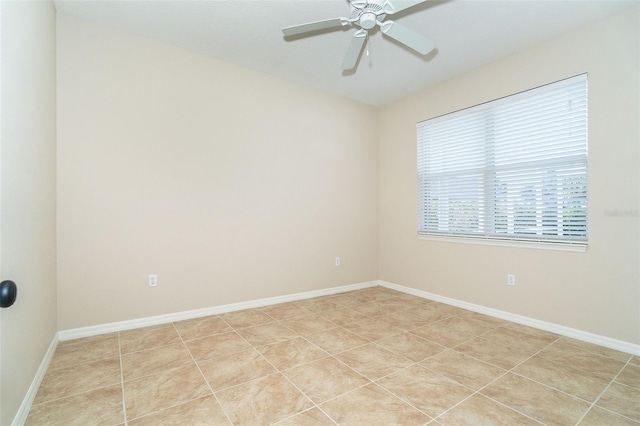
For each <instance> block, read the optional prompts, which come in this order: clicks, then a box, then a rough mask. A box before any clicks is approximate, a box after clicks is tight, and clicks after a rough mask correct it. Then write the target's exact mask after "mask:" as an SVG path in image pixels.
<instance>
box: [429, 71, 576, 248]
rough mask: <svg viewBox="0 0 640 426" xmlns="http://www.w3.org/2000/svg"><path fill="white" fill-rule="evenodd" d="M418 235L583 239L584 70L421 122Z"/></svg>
mask: <svg viewBox="0 0 640 426" xmlns="http://www.w3.org/2000/svg"><path fill="white" fill-rule="evenodd" d="M417 133H418V192H419V194H418V204H419V206H418V222H419V223H418V234H419V235H427V236H445V237H447V238H449V237H463V238H465V240H470V239H478V238H479V239H482V240H483V241H487V240H497V241H505V240H507V241H514V240H515V241H529V242H532V241H536V242H542V243H561V244H562V243H564V244H574V245H586V243H587V76H586V75H580V76H577V77H573V78H569V79H566V80H562V81H559V82H556V83H552V84H549V85H546V86H543V87H538V88H536V89H532V90H529V91H526V92H522V93H518V94H516V95H513V96H509V97H506V98H502V99H498V100H495V101H492V102H488V103H485V104H481V105H477V106H474V107H471V108H467V109H465V110H461V111H457V112H454V113H451V114H447V115H444V116H440V117H437V118H433V119H431V120H427V121H423V122H421V123H418V125H417Z"/></svg>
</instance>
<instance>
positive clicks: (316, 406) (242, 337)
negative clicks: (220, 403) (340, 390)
mask: <svg viewBox="0 0 640 426" xmlns="http://www.w3.org/2000/svg"><path fill="white" fill-rule="evenodd" d="M263 313H264V312H263ZM264 314H265V315H267V316H268V317H269V318H271V319H273V320H274V321H275V322H276V323H278V324H279V325H282V326H283V327H285V328H287V329H289V330H290V331H293V332H294V333H296V334H298V336H300V337H302V338H303V339H304V337H303V336H301V335H300V334H299V333H298V332H297V331H295V330H292V329H291V328H289V327H287V326H286V325H285V324H280V323H279V321H278V320H276V319H275V318H273V317H272V316H271V315H269V314H267V313H264ZM222 320H223V321H224V322H225V323H227V325H229V327H231V329H232V330H233V331H235V332H236V334H238V336H240V338H241V339H242V340H244V341H245V343H247V344H248V345H249V346H251V348H252V349H253V350H254V351H256V352H257V353H258V355H260V356H261V357H262V359H264V360H265V361H266V362H267V363H269V365H271V367H273V368H274V369H275V370H276V373H278V374H280V375H281V376H282V377H284V378H285V380H287V381H288V382H289V383H291V385H292V386H293V387H295V388H296V389H297V390H298V392H300V393H301V394H302V395H303V396H304V397H305V398H307V399H308V400H309V402H311V403H312V404H313V407H311V408H309V409H307V410H304V411H300V412H297V413H294V414H292V415H291V416H288V417H285V418H284V419H280V420H278V422H277V423H279V422H282V421H284V420H286V419H289V418H291V417H294V416H297V415H298V414H301V413H304V412H306V411H309V410H311V409H313V408H317V409H318V410H320V411H321V412H322V413H323V414H324V415H325V416H327V418H329V419H330V420H331V421H332V422H333V423H335V424H336V425H337V424H338V423H337V422H336V421H335V420H333V418H332V417H331V416H329V415H328V414H327V413H326V412H325V411H324V410H323V409H322V408H320V407H319V406H318V404H316V402H315V401H314V400H312V399H311V398H310V397H309V395H307V394H306V393H305V392H303V391H302V389H300V388H299V387H298V386H297V385H296V384H295V383H293V382H292V381H291V379H289V378H288V377H287V375H286V374H284V373H283V372H282V371H281V370H280V369H279V368H278V367H276V366H275V365H274V364H273V363H272V362H271V361H269V360H268V359H267V358H266V357H265V356H264V355H263V354H262V353H261V352H260V351H259V350H258V349H257V348H256V347H255V346H253V345H252V344H251V343H249V341H248V340H247V339H245V338H244V336H242V335H241V334H240V333H238V331H237V330H236V329H235V328H234V327H233V326H232V325H231V324H229V323H228V322H227V321H226V320H225V319H224V318H222ZM292 339H295V337H293V338H292ZM292 339H286V340H283V341H287V340H292ZM305 340H306V339H305ZM276 343H280V342H276ZM276 343H274V344H276ZM309 343H311V342H309ZM264 346H269V345H264ZM320 349H322V348H320ZM325 352H326V351H325ZM272 374H274V373H272ZM262 377H266V376H262ZM262 377H258V378H256V379H254V380H259V379H261V378H262ZM251 381H253V380H250V381H249V382H251ZM245 383H248V382H245ZM241 384H242V383H240V384H238V385H237V386H240V385H241ZM231 387H233V386H231ZM232 424H233V423H232Z"/></svg>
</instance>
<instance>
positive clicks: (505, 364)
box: [27, 287, 640, 426]
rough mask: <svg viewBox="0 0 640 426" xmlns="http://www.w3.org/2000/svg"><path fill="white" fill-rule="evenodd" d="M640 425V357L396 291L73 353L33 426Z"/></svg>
mask: <svg viewBox="0 0 640 426" xmlns="http://www.w3.org/2000/svg"><path fill="white" fill-rule="evenodd" d="M272 423H277V424H279V425H316V424H318V425H324V424H326V425H333V424H340V425H342V424H344V425H348V424H351V425H374V424H381V425H391V424H399V425H414V424H415V425H423V424H432V425H464V424H470V425H478V424H483V425H489V424H490V425H494V424H496V425H501V424H504V425H516V424H526V425H528V424H531V425H539V424H546V425H576V424H580V425H640V357H637V356H632V355H629V354H626V353H622V352H618V351H615V350H611V349H607V348H604V347H600V346H596V345H593V344H589V343H584V342H581V341H577V340H573V339H570V338H566V337H561V336H558V335H555V334H551V333H548V332H544V331H540V330H536V329H533V328H529V327H525V326H522V325H518V324H514V323H510V322H507V321H502V320H499V319H495V318H491V317H487V316H484V315H481V314H477V313H473V312H470V311H466V310H463V309H459V308H455V307H452V306H448V305H444V304H441V303H437V302H432V301H428V300H424V299H421V298H418V297H414V296H410V295H407V294H404V293H399V292H396V291H392V290H389V289H386V288H383V287H373V288H368V289H363V290H358V291H353V292H349V293H342V294H338V295H332V296H325V297H319V298H315V299H307V300H302V301H296V302H290V303H284V304H280V305H274V306H269V307H265V308H257V309H250V310H245V311H238V312H232V313H226V314H221V315H215V316H211V317H205V318H199V319H193V320H188V321H181V322H175V323H171V324H165V325H159V326H153V327H147V328H142V329H137V330H130V331H123V332H120V333H113V334H108V335H102V336H96V337H90V338H85V339H78V340H74V341H67V342H61V343H60V345H59V346H58V348H57V350H56V353H55V355H54V357H53V360H52V361H51V364H50V366H49V369H48V371H47V373H46V376H45V377H44V379H43V382H42V384H41V386H40V389H39V391H38V393H37V396H36V398H35V401H34V404H33V406H32V408H31V411H30V414H29V417H28V419H27V424H29V425H42V424H47V425H49V424H60V425H71V424H78V425H88V424H100V425H122V424H128V425H132V426H133V425H135V426H137V425H160V424H175V425H183V424H204V425H217V424H247V425H254V424H255V425H265V424H272Z"/></svg>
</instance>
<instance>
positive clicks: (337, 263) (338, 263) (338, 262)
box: [336, 257, 340, 266]
mask: <svg viewBox="0 0 640 426" xmlns="http://www.w3.org/2000/svg"><path fill="white" fill-rule="evenodd" d="M336 266H340V258H339V257H336Z"/></svg>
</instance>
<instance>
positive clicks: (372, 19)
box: [351, 2, 386, 30]
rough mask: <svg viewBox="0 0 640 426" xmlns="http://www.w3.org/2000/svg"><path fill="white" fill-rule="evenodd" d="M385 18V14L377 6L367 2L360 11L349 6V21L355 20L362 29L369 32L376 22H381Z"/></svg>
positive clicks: (380, 7)
mask: <svg viewBox="0 0 640 426" xmlns="http://www.w3.org/2000/svg"><path fill="white" fill-rule="evenodd" d="M385 17H386V14H385V13H384V11H383V8H382V6H381V5H379V4H376V3H369V2H367V4H366V5H365V6H364V7H363V8H361V9H359V8H357V7H355V6H354V5H353V4H351V19H353V20H355V21H356V23H357V24H358V25H359V26H360V28H362V29H365V30H370V29H371V28H373V27H375V26H376V24H377V23H378V22H382V20H384V18H385Z"/></svg>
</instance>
